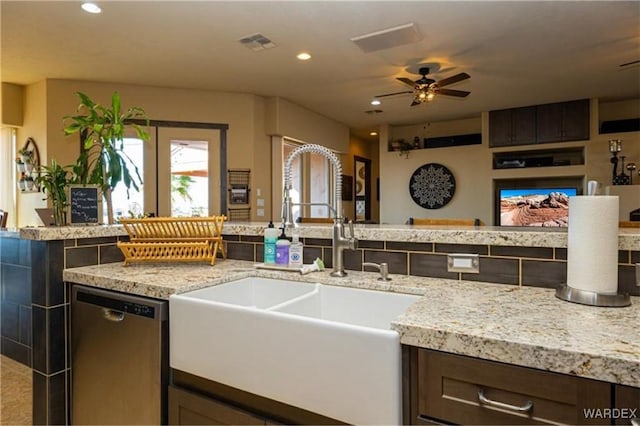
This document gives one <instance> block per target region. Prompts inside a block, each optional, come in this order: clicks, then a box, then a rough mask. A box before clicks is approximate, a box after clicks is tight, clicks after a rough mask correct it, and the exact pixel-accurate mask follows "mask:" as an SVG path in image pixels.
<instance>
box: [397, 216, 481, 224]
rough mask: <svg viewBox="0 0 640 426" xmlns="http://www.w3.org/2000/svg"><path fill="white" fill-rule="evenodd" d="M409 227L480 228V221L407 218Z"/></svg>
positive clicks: (476, 219)
mask: <svg viewBox="0 0 640 426" xmlns="http://www.w3.org/2000/svg"><path fill="white" fill-rule="evenodd" d="M409 225H457V226H482V225H484V222H482V221H481V220H480V219H478V218H475V219H437V218H413V217H410V218H409Z"/></svg>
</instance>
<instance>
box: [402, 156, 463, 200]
mask: <svg viewBox="0 0 640 426" xmlns="http://www.w3.org/2000/svg"><path fill="white" fill-rule="evenodd" d="M455 192H456V179H455V178H454V177H453V173H451V171H450V170H449V169H447V168H446V167H445V166H443V165H442V164H438V163H428V164H425V165H423V166H420V167H418V168H417V169H416V171H415V172H413V174H412V175H411V179H409V194H411V198H412V199H413V201H414V202H415V203H416V204H417V205H419V206H420V207H424V208H425V209H439V208H441V207H443V206H445V205H447V203H449V201H451V199H452V198H453V194H454V193H455Z"/></svg>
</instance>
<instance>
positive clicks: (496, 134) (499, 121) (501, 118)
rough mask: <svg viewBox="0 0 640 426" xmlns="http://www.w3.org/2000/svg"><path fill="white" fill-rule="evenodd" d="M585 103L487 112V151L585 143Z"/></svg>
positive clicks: (587, 120) (586, 105)
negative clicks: (580, 141)
mask: <svg viewBox="0 0 640 426" xmlns="http://www.w3.org/2000/svg"><path fill="white" fill-rule="evenodd" d="M589 118H590V117H589V100H588V99H582V100H579V101H568V102H559V103H554V104H545V105H537V106H529V107H522V108H510V109H502V110H497V111H490V112H489V147H492V148H493V147H499V146H515V145H530V144H537V143H549V142H565V141H579V140H588V139H589Z"/></svg>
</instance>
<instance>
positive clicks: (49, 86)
mask: <svg viewBox="0 0 640 426" xmlns="http://www.w3.org/2000/svg"><path fill="white" fill-rule="evenodd" d="M78 91H79V92H83V93H85V94H87V95H88V96H89V97H91V99H93V100H94V101H96V102H99V103H109V102H110V99H111V95H112V93H113V92H114V91H118V92H120V95H121V98H122V102H123V107H124V108H126V107H130V106H141V107H143V108H144V109H145V110H146V112H147V115H148V116H149V118H151V119H153V120H168V121H185V122H201V123H224V124H228V125H229V130H228V133H227V166H228V168H247V169H251V189H252V191H251V192H250V197H251V198H250V206H251V213H252V220H264V219H265V218H268V213H269V212H270V211H271V209H272V206H271V199H272V187H273V185H272V183H271V182H272V177H271V174H272V173H271V167H270V166H271V138H270V136H269V134H270V133H269V132H268V131H267V128H270V129H271V131H274V129H275V130H277V131H283V132H288V134H287V135H288V136H290V137H292V138H296V139H301V140H305V141H306V142H313V143H319V144H322V145H326V146H331V147H332V148H334V149H337V150H339V151H342V152H345V151H347V149H348V140H349V139H348V138H349V133H348V128H347V127H346V126H344V125H343V124H341V123H337V122H335V121H332V120H330V119H328V118H326V117H324V116H321V115H319V114H316V113H314V112H311V111H309V110H306V109H305V108H302V107H299V106H297V105H295V104H292V103H290V102H288V101H285V100H282V99H277V98H272V99H269V100H265V99H264V98H262V97H260V96H255V95H251V94H238V93H226V92H212V91H202V90H188V89H172V88H159V87H147V86H137V85H127V84H119V83H98V82H86V81H73V80H55V79H51V80H46V81H42V82H39V83H36V84H34V85H30V86H28V87H26V89H25V117H24V126H23V127H22V128H21V129H19V131H18V141H19V143H20V141H24V140H25V139H26V137H28V136H32V137H34V138H35V139H36V141H37V142H38V146H39V147H40V151H41V155H42V158H43V161H44V162H47V163H48V162H50V160H51V158H55V159H56V161H58V162H59V163H60V164H63V165H67V164H73V163H74V162H75V160H76V158H77V156H78V153H79V139H78V136H77V135H73V136H69V137H66V136H64V132H63V127H64V125H63V117H64V116H65V115H72V114H74V113H75V112H76V108H77V106H78V104H79V98H78V97H77V95H76V94H75V93H76V92H78ZM274 107H275V109H274ZM268 117H270V119H269V120H268ZM257 189H260V191H259V192H260V195H259V196H258V195H257V194H258V191H257ZM28 196H30V197H34V195H31V194H29V195H24V196H23V197H20V198H19V199H18V208H19V211H22V212H24V215H22V214H21V216H20V221H19V224H18V226H27V225H37V224H39V221H38V219H37V218H36V216H35V214H34V213H33V207H34V205H36V204H42V203H35V204H34V203H33V202H31V201H29V200H28V199H27V198H26V197H28ZM35 197H36V198H38V199H40V201H41V198H42V196H41V195H40V196H38V195H37V194H36V195H35ZM258 198H260V199H262V200H264V206H263V207H262V208H264V210H265V215H266V216H264V217H257V216H256V212H257V209H258V206H257V199H258Z"/></svg>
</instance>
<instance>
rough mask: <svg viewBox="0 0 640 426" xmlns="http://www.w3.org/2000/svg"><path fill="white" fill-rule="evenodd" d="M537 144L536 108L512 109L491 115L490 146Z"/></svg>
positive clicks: (494, 112) (492, 112)
mask: <svg viewBox="0 0 640 426" xmlns="http://www.w3.org/2000/svg"><path fill="white" fill-rule="evenodd" d="M535 142H536V107H523V108H511V109H503V110H498V111H491V112H490V113H489V146H490V147H498V146H511V145H526V144H532V143H535Z"/></svg>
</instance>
